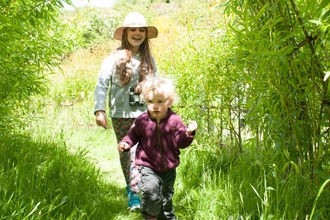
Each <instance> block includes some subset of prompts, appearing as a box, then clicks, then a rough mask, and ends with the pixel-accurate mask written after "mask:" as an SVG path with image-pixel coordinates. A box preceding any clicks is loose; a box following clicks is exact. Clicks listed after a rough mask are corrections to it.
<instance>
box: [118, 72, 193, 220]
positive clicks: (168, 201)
mask: <svg viewBox="0 0 330 220" xmlns="http://www.w3.org/2000/svg"><path fill="white" fill-rule="evenodd" d="M141 95H142V97H143V99H144V100H145V102H146V105H147V109H148V111H147V112H145V113H143V114H142V115H140V116H139V117H137V118H136V120H135V122H134V123H133V125H132V127H131V128H130V130H129V131H128V133H127V135H126V136H125V137H124V138H123V139H122V140H121V142H119V144H118V150H119V151H120V152H123V151H128V150H129V149H130V148H131V147H132V146H134V145H135V144H137V143H138V145H137V148H136V158H135V164H136V165H138V166H139V173H140V175H141V198H142V201H141V210H140V211H141V213H142V216H143V218H144V219H157V218H159V219H176V216H175V215H174V208H173V206H172V197H173V195H174V182H175V178H176V167H177V166H178V165H179V163H180V158H179V155H180V148H186V147H188V146H189V145H190V144H191V142H192V141H193V139H194V136H195V130H196V129H197V123H196V121H191V122H190V124H189V125H188V127H186V126H185V125H184V123H183V121H182V119H181V117H180V116H179V115H177V114H176V113H175V112H173V111H172V110H171V108H170V106H171V105H172V104H173V101H174V98H175V91H174V86H173V84H172V82H171V81H170V80H169V79H165V78H157V77H147V78H146V80H145V82H144V84H143V86H142V93H141Z"/></svg>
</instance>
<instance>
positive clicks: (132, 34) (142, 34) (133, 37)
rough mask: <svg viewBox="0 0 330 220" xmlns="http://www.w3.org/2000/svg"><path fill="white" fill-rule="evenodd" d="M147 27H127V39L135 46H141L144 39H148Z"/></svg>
mask: <svg viewBox="0 0 330 220" xmlns="http://www.w3.org/2000/svg"><path fill="white" fill-rule="evenodd" d="M146 33H147V29H146V28H144V27H140V28H127V41H128V43H129V44H130V45H131V46H132V47H133V48H139V47H140V45H141V44H142V43H143V41H144V40H145V39H146Z"/></svg>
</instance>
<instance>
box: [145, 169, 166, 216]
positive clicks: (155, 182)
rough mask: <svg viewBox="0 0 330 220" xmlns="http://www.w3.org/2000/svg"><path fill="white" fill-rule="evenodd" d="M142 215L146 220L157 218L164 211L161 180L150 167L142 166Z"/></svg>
mask: <svg viewBox="0 0 330 220" xmlns="http://www.w3.org/2000/svg"><path fill="white" fill-rule="evenodd" d="M139 171H140V174H141V198H142V201H141V209H140V211H141V214H142V216H143V218H144V219H150V218H157V216H158V215H159V213H160V212H161V210H162V208H161V207H162V201H163V196H162V194H161V180H160V178H159V177H158V175H157V173H156V172H154V171H153V170H152V169H151V168H149V167H144V166H140V168H139Z"/></svg>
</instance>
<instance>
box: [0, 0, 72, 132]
mask: <svg viewBox="0 0 330 220" xmlns="http://www.w3.org/2000/svg"><path fill="white" fill-rule="evenodd" d="M67 2H68V3H70V1H67ZM60 7H62V2H61V1H59V0H58V1H30V0H28V1H18V0H13V1H1V3H0V10H1V12H2V14H1V16H0V21H1V22H0V31H1V34H0V51H1V52H0V65H1V69H2V74H1V76H0V88H1V90H0V97H1V103H0V135H3V134H4V132H5V130H6V132H7V131H10V130H11V129H12V128H13V127H14V126H16V125H17V123H19V120H18V118H20V115H21V114H20V113H22V112H23V113H24V111H25V109H27V107H28V106H29V100H30V98H31V97H32V96H33V95H35V94H43V93H45V92H46V91H47V84H46V79H45V76H46V74H49V73H51V72H52V71H54V70H55V69H56V67H58V66H59V63H60V62H59V58H60V56H61V54H63V53H64V51H65V50H68V48H72V47H73V46H74V41H73V39H71V38H70V33H71V32H70V31H67V29H66V28H65V25H62V24H61V23H60V22H58V21H57V20H56V17H57V14H58V13H59V8H60Z"/></svg>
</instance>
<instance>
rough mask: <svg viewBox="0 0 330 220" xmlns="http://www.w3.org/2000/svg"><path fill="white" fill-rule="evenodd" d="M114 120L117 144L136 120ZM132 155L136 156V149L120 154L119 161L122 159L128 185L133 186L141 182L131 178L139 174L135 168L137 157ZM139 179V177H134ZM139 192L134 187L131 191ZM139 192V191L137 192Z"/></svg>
mask: <svg viewBox="0 0 330 220" xmlns="http://www.w3.org/2000/svg"><path fill="white" fill-rule="evenodd" d="M111 120H112V126H113V130H114V131H115V134H116V139H117V142H119V141H121V140H122V139H123V138H124V137H125V135H126V134H127V131H128V130H129V129H130V127H131V126H132V124H133V122H134V120H135V119H134V118H111ZM131 154H132V155H135V148H133V149H132V150H131V152H119V159H120V165H121V168H122V171H123V174H124V177H125V181H126V185H131V184H130V182H135V184H136V183H137V182H139V180H136V179H134V178H131V177H130V176H131V175H130V174H131V173H137V172H138V171H137V170H136V167H135V156H134V157H133V156H132V157H131ZM134 177H135V178H137V177H138V176H136V175H135V176H134ZM134 189H135V190H137V187H133V188H132V189H131V190H134ZM136 192H138V191H136Z"/></svg>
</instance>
